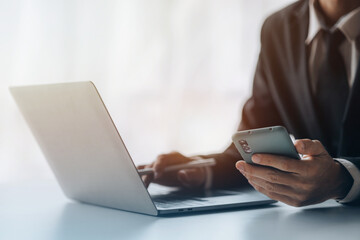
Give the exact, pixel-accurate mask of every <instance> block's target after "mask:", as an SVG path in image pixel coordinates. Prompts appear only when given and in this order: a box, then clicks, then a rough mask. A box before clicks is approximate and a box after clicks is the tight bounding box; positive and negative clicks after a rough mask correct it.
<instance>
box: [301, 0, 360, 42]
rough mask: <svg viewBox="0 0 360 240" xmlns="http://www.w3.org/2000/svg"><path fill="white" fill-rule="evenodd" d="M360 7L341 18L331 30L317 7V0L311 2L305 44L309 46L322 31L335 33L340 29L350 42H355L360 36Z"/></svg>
mask: <svg viewBox="0 0 360 240" xmlns="http://www.w3.org/2000/svg"><path fill="white" fill-rule="evenodd" d="M359 22H360V7H358V8H356V9H354V10H353V11H351V12H350V13H348V14H346V15H344V16H343V17H341V18H340V19H339V20H338V21H337V22H336V24H335V25H334V26H332V27H331V28H330V29H329V28H328V27H327V26H326V24H325V21H324V19H323V17H322V16H321V14H320V13H319V12H318V11H317V9H316V7H315V0H310V2H309V30H308V35H307V38H306V40H305V43H306V44H307V45H308V44H310V43H311V41H312V40H313V39H314V38H315V37H316V35H317V34H318V33H319V32H320V30H322V29H325V30H330V31H334V30H335V29H339V30H340V31H342V32H343V34H344V35H345V37H346V38H347V39H348V40H349V41H354V40H356V38H357V37H358V36H359V35H360V27H359V26H360V25H359Z"/></svg>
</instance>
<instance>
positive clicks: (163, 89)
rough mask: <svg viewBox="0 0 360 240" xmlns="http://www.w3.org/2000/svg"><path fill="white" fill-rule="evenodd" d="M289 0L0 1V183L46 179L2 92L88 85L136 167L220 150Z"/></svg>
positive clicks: (32, 143) (47, 175) (20, 121)
mask: <svg viewBox="0 0 360 240" xmlns="http://www.w3.org/2000/svg"><path fill="white" fill-rule="evenodd" d="M290 2H292V1H291V0H118V1H116V0H86V1H85V0H82V1H81V0H33V1H32V0H28V1H26V0H11V1H9V0H0V184H5V183H9V182H18V181H27V180H33V179H49V178H52V177H53V176H52V173H51V171H50V170H49V168H48V166H47V164H46V161H45V159H44V157H43V156H42V153H41V151H40V149H39V147H38V146H37V144H36V142H35V140H34V138H33V137H32V135H31V132H30V130H29V129H28V127H27V126H26V124H25V122H24V120H23V118H22V116H21V115H20V113H19V111H18V109H17V108H16V105H15V103H14V101H13V100H12V98H11V96H10V94H9V91H8V87H9V86H10V85H26V84H34V83H55V82H69V81H93V82H94V83H95V84H96V85H97V87H98V89H99V91H100V93H101V95H102V96H103V98H104V101H105V104H106V105H107V106H108V108H109V111H110V114H111V115H112V116H113V118H114V121H115V124H116V125H117V127H118V129H119V131H120V134H121V135H122V136H123V138H124V140H125V143H126V144H127V147H128V148H129V150H130V153H131V154H132V156H133V158H134V161H135V163H136V164H140V163H145V162H149V161H151V160H152V159H154V158H155V157H156V156H157V155H158V154H159V153H165V152H168V151H171V150H178V151H180V152H182V153H184V154H187V155H193V154H197V153H201V154H204V153H211V152H218V151H222V150H223V149H224V148H225V147H226V146H227V145H228V144H229V143H230V139H231V135H232V133H233V132H234V131H235V130H236V127H237V124H238V122H239V121H240V111H241V107H242V105H243V103H244V101H245V100H246V99H247V98H248V97H249V95H250V93H251V83H252V76H253V73H254V69H255V64H256V60H257V55H258V52H259V47H260V46H259V34H260V28H261V24H262V22H263V21H264V19H265V17H266V16H268V15H269V14H271V13H272V12H274V11H275V10H277V9H279V8H281V7H283V6H285V5H286V4H288V3H290Z"/></svg>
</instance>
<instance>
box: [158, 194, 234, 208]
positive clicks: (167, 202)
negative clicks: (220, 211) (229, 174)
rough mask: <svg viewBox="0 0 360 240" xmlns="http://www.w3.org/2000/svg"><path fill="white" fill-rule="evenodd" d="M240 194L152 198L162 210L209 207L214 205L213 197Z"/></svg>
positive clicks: (172, 195) (161, 196)
mask: <svg viewBox="0 0 360 240" xmlns="http://www.w3.org/2000/svg"><path fill="white" fill-rule="evenodd" d="M234 194H238V192H233V191H231V192H230V191H211V193H210V194H204V193H197V194H194V193H190V194H189V193H179V192H177V193H172V194H168V195H157V196H152V199H153V201H154V203H155V205H156V206H157V207H161V208H177V207H201V206H208V205H209V204H211V203H212V201H211V199H212V198H213V197H218V196H219V197H220V196H226V195H234Z"/></svg>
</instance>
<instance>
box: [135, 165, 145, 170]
mask: <svg viewBox="0 0 360 240" xmlns="http://www.w3.org/2000/svg"><path fill="white" fill-rule="evenodd" d="M145 166H146V165H139V166H136V169H144V168H145Z"/></svg>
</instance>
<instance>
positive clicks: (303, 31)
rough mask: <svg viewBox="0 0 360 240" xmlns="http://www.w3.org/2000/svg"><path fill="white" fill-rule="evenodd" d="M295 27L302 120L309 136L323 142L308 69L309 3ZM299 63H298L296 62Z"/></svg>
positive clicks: (299, 15) (295, 56)
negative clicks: (296, 32)
mask: <svg viewBox="0 0 360 240" xmlns="http://www.w3.org/2000/svg"><path fill="white" fill-rule="evenodd" d="M294 17H295V18H294V21H293V23H292V24H293V26H294V29H296V30H297V31H298V33H299V36H294V37H293V39H292V42H293V43H294V44H293V51H294V58H293V59H295V67H294V69H297V73H296V76H297V79H296V81H294V85H295V87H296V89H298V94H300V96H301V99H302V102H301V104H300V106H299V108H300V112H301V114H302V116H303V117H302V118H303V119H304V121H306V122H307V124H306V129H307V132H308V134H307V135H308V136H309V137H312V138H317V139H320V140H322V139H323V137H324V136H323V134H322V132H321V128H320V124H319V121H318V118H317V115H316V110H315V103H314V100H313V96H312V92H311V86H310V78H309V69H308V66H309V64H308V59H309V58H308V53H307V46H306V44H305V39H306V37H307V33H308V27H309V3H308V1H304V4H303V5H302V6H301V8H300V9H299V11H298V12H296V13H295V15H294ZM296 61H298V62H296Z"/></svg>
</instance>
